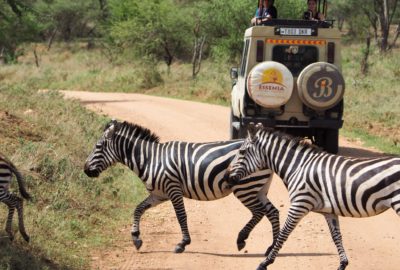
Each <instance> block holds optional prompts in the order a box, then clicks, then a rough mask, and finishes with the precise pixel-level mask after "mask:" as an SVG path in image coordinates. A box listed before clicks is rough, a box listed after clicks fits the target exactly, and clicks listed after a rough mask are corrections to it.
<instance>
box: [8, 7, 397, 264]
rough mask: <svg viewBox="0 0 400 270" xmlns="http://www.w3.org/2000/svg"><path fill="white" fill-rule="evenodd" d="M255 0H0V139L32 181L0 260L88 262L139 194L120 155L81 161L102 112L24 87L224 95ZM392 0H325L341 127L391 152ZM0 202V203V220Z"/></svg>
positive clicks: (207, 97)
mask: <svg viewBox="0 0 400 270" xmlns="http://www.w3.org/2000/svg"><path fill="white" fill-rule="evenodd" d="M256 2H257V1H254V0H230V1H221V0H198V1H191V0H141V1H139V0H130V1H119V0H87V1H78V0H70V1H65V0H5V1H3V0H0V146H1V149H0V151H1V152H3V153H5V154H6V155H7V156H8V157H9V158H10V159H12V160H13V161H14V163H15V164H16V165H17V167H19V168H20V169H21V170H22V172H23V174H24V175H25V176H26V178H27V179H26V182H27V189H28V190H29V191H30V192H31V193H32V194H34V200H33V201H32V202H30V203H28V204H27V208H26V219H27V222H26V227H27V230H28V232H29V233H30V235H31V236H32V241H31V243H30V244H29V245H26V244H25V243H23V242H22V240H21V238H20V237H19V235H17V239H16V241H15V242H14V243H13V244H10V243H9V242H8V240H7V239H6V238H5V233H4V232H3V231H2V229H1V227H0V247H1V248H0V270H3V269H88V265H89V258H90V249H92V248H96V247H97V248H98V247H104V246H107V245H108V244H110V243H111V242H112V241H114V240H115V239H113V238H110V231H114V230H115V228H121V226H122V224H124V225H126V224H129V223H130V220H131V217H130V214H131V207H132V206H133V205H134V204H135V203H137V201H138V200H140V199H141V198H142V196H143V189H142V188H141V186H140V183H139V181H138V180H137V179H134V180H133V181H132V174H131V173H129V172H127V171H126V170H125V169H122V167H120V166H117V167H115V168H113V169H112V170H110V171H108V172H106V173H105V174H104V175H103V176H102V177H101V178H99V179H89V178H87V177H86V176H85V175H84V174H83V172H82V166H83V162H84V160H85V158H86V156H87V154H88V153H89V151H90V150H91V147H92V146H93V144H94V143H95V141H96V139H97V137H98V136H99V135H100V133H101V130H102V127H103V126H104V124H105V123H106V122H107V119H106V118H104V117H101V116H97V115H95V114H93V113H90V112H88V111H86V110H85V109H83V108H82V107H81V106H80V105H79V104H77V103H76V102H73V101H64V100H63V99H62V97H61V96H60V95H58V94H57V93H54V92H38V91H37V90H38V89H74V90H88V91H124V92H140V93H147V94H153V95H162V96H170V97H171V96H172V97H177V98H184V99H193V100H198V101H203V102H213V103H218V104H222V105H228V104H229V98H230V79H229V74H228V71H229V68H230V67H231V66H233V65H237V63H238V61H239V56H240V52H241V49H242V47H241V46H242V35H243V31H244V29H245V28H247V27H248V26H249V21H250V18H251V17H252V16H253V14H254V10H255V7H256V5H257V3H256ZM275 2H276V6H277V8H278V10H279V16H280V17H286V18H299V17H300V16H301V14H302V11H303V9H304V7H305V1H304V3H303V1H298V0H285V1H282V0H276V1H275ZM330 2H332V1H330ZM397 2H398V1H396V0H388V1H383V0H374V1H361V0H350V1H349V0H338V1H335V5H331V6H329V9H330V14H331V15H330V18H332V19H335V20H336V23H337V25H338V26H339V27H341V28H342V31H343V40H344V42H345V44H346V45H345V46H344V49H343V52H342V58H343V67H342V68H343V72H344V76H345V78H346V85H347V89H346V96H345V100H346V102H345V112H346V113H345V127H344V129H343V131H344V133H345V134H346V135H348V136H353V135H354V136H357V137H361V138H362V139H363V140H365V141H367V142H371V143H373V142H375V141H377V142H376V143H375V144H374V145H375V146H377V147H380V148H381V149H383V151H385V152H391V153H397V154H399V153H400V144H399V142H400V130H399V128H398V127H399V126H400V117H399V116H400V109H399V106H398V104H400V85H399V84H398V78H399V77H400V50H399V48H398V47H396V39H397V36H398V33H399V32H398V31H399V30H398V29H399V28H396V27H397V25H398V24H399V9H398V8H396V6H397ZM360 3H362V4H360ZM385 3H386V4H387V5H388V9H385V8H384V7H385V6H384V4H385ZM355 7H361V8H355ZM385 10H388V11H387V12H385ZM382 13H384V14H383V15H382ZM388 23H389V26H390V24H392V28H391V31H389V32H388V33H387V37H386V38H387V40H386V41H385V34H386V33H385V31H386V28H385V26H387V24H388ZM368 36H370V37H371V40H372V42H371V46H370V47H367V46H366V45H365V40H366V38H367V37H368ZM350 41H351V42H350ZM385 44H386V45H385ZM367 52H368V54H367ZM366 55H367V56H368V57H367V59H366V61H367V63H369V65H368V69H367V70H363V69H361V66H362V65H361V63H362V61H363V59H364V60H365V56H366ZM200 56H201V57H200ZM200 60H201V61H200ZM360 93H362V94H360ZM360 115H362V116H363V117H360ZM227 121H228V120H227ZM135 180H136V181H135ZM5 216H6V208H5V207H4V206H1V207H0V220H1V221H2V222H3V220H4V217H5ZM2 222H1V223H2ZM0 225H1V224H0ZM127 237H128V236H127Z"/></svg>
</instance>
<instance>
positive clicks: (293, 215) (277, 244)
mask: <svg viewBox="0 0 400 270" xmlns="http://www.w3.org/2000/svg"><path fill="white" fill-rule="evenodd" d="M308 212H310V209H308V208H307V207H306V206H304V205H301V204H299V205H297V204H296V205H295V204H292V205H291V206H290V209H289V212H288V217H287V218H286V221H285V225H284V226H283V228H282V229H281V230H280V231H279V234H278V237H277V239H276V241H274V243H273V246H272V248H270V249H269V250H270V252H269V253H268V255H267V258H266V259H265V260H264V261H263V262H262V263H261V264H260V265H259V266H258V268H257V270H265V269H267V266H268V265H270V264H272V263H273V262H274V261H275V258H276V256H277V255H278V252H279V250H280V249H281V248H282V246H283V244H284V243H285V242H286V240H287V239H288V237H289V235H290V234H291V233H292V231H293V230H294V228H296V226H297V224H298V223H299V222H300V220H301V219H302V218H303V217H304V216H305V215H306V214H308Z"/></svg>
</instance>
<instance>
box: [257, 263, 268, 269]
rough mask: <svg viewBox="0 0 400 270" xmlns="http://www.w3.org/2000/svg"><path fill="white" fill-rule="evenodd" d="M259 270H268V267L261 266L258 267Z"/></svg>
mask: <svg viewBox="0 0 400 270" xmlns="http://www.w3.org/2000/svg"><path fill="white" fill-rule="evenodd" d="M257 270H267V267H264V266H263V265H261V264H260V265H259V266H258V267H257Z"/></svg>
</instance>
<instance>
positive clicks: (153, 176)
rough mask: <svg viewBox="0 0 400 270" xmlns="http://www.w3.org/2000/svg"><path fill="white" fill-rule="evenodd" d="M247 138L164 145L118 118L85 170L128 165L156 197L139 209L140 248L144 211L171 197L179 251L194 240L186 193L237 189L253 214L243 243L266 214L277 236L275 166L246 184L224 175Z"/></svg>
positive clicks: (213, 194) (201, 196)
mask: <svg viewBox="0 0 400 270" xmlns="http://www.w3.org/2000/svg"><path fill="white" fill-rule="evenodd" d="M242 142H243V141H226V142H212V143H187V142H177V141H171V142H166V143H159V138H158V137H157V136H156V135H155V134H153V133H152V132H151V131H150V130H148V129H146V128H143V127H141V126H139V125H135V124H131V123H127V122H123V123H121V122H117V121H115V120H113V121H111V122H110V123H109V124H107V126H106V128H105V130H104V133H103V135H102V137H101V138H100V140H99V141H98V142H97V143H96V146H95V147H94V149H93V151H92V153H91V154H90V155H89V157H88V158H87V160H86V163H85V167H84V171H85V173H86V174H87V175H88V176H89V177H97V176H99V174H100V173H101V172H102V171H104V170H105V169H107V168H108V167H110V166H111V165H113V164H115V163H117V162H119V163H122V164H124V165H126V166H128V167H129V168H130V169H131V170H132V171H133V172H134V173H135V174H136V175H138V176H139V178H140V179H141V180H142V181H143V183H144V185H145V186H146V189H147V190H148V191H149V193H150V195H149V196H148V197H147V198H146V199H145V200H144V201H143V202H141V203H140V204H139V205H138V206H137V208H136V209H135V211H134V215H133V226H132V231H131V234H132V239H133V243H134V245H135V247H136V249H138V250H139V248H140V247H141V245H142V240H141V239H140V236H139V235H140V230H139V222H140V218H141V216H142V215H143V213H144V212H145V211H146V210H147V209H149V208H151V207H154V206H156V205H158V204H160V203H162V202H165V201H168V200H171V201H172V204H173V207H174V210H175V213H176V216H177V218H178V222H179V225H180V227H181V231H182V235H183V239H182V241H181V242H180V243H179V244H178V245H177V246H176V248H175V252H176V253H180V252H183V251H184V250H185V246H186V245H188V244H190V241H191V240H190V235H189V230H188V227H187V220H186V212H185V208H184V203H183V197H186V198H191V199H195V200H201V201H208V200H216V199H220V198H223V197H225V196H227V195H229V194H230V193H231V192H233V193H234V195H235V196H236V197H237V198H238V199H239V200H240V201H241V202H242V203H243V204H244V205H245V206H246V207H247V208H248V209H249V210H250V211H251V213H252V218H251V219H250V221H249V222H248V223H247V224H246V226H245V227H244V228H243V229H242V230H241V231H240V233H239V235H238V238H237V247H238V249H239V250H241V249H242V248H243V247H244V246H245V244H246V243H245V240H246V239H247V238H248V236H249V234H250V232H251V230H252V229H253V228H254V226H255V225H256V224H257V223H258V222H259V221H260V220H261V219H262V217H263V216H264V215H265V216H266V217H267V218H268V219H269V221H270V222H271V225H272V230H273V238H274V239H275V238H276V237H277V235H278V232H279V213H278V210H277V209H276V208H275V207H274V206H273V205H272V203H271V202H270V201H269V200H268V199H267V197H266V194H267V192H268V188H269V186H270V177H271V175H272V173H271V171H270V170H265V171H261V172H260V173H258V174H256V175H252V177H251V178H248V179H245V180H243V182H241V184H240V185H237V186H235V187H234V188H232V189H231V188H230V187H229V186H228V185H227V183H226V182H225V180H224V179H223V177H224V175H225V171H226V169H227V167H228V165H229V164H230V162H231V160H232V158H233V157H234V155H235V153H236V151H237V149H239V147H240V145H241V144H242Z"/></svg>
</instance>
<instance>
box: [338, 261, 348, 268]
mask: <svg viewBox="0 0 400 270" xmlns="http://www.w3.org/2000/svg"><path fill="white" fill-rule="evenodd" d="M348 264H349V262H348V261H343V262H340V265H339V268H338V270H344V269H346V267H347V265H348Z"/></svg>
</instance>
